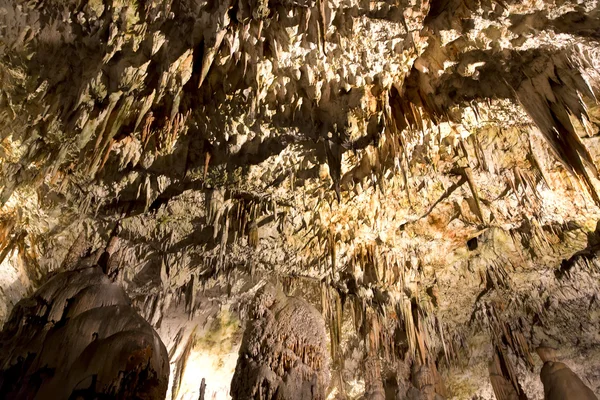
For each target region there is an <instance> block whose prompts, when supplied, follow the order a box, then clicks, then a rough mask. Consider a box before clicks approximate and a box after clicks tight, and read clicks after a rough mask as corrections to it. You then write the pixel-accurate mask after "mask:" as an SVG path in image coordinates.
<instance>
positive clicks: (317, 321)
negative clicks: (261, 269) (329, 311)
mask: <svg viewBox="0 0 600 400" xmlns="http://www.w3.org/2000/svg"><path fill="white" fill-rule="evenodd" d="M329 379H330V376H329V354H328V352H327V339H326V334H325V323H324V321H323V317H322V316H321V314H320V313H319V312H318V311H317V310H316V309H315V308H314V307H313V306H311V305H310V304H308V303H307V302H306V301H304V300H302V299H300V298H297V297H288V296H286V295H285V294H284V293H283V292H282V291H281V290H280V289H277V288H276V287H275V286H272V285H270V284H267V285H265V286H264V287H263V288H261V289H260V291H259V292H258V293H257V295H256V298H255V299H254V303H253V305H252V311H251V313H250V320H249V322H248V327H247V328H246V331H245V332H244V338H243V340H242V345H241V347H240V355H239V359H238V364H237V367H236V369H235V374H234V375H233V381H232V382H231V396H232V398H233V399H235V400H245V399H260V400H309V399H315V400H324V399H325V398H326V391H327V388H328V385H329Z"/></svg>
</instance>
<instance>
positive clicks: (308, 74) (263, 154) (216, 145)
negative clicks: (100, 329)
mask: <svg viewBox="0 0 600 400" xmlns="http://www.w3.org/2000/svg"><path fill="white" fill-rule="evenodd" d="M599 32H600V5H599V4H598V1H596V0H548V1H536V0H523V1H517V0H430V1H427V0H386V1H381V0H373V1H371V0H106V1H104V0H64V1H59V0H0V206H1V208H0V324H4V325H5V330H6V329H8V328H7V327H9V326H11V325H10V322H7V321H13V319H12V317H10V316H11V315H14V313H15V312H17V311H15V310H19V308H18V307H19V306H16V304H17V303H18V302H19V301H21V300H22V299H26V298H29V297H30V296H31V295H32V294H33V293H35V292H36V290H41V289H40V288H42V287H43V285H44V284H45V283H46V282H47V281H48V280H49V279H50V277H52V276H58V275H56V274H57V273H59V272H60V271H64V270H68V269H70V268H72V266H73V265H77V263H78V262H79V260H80V258H81V256H82V255H83V254H95V252H97V251H98V250H101V252H103V253H104V254H105V256H104V259H103V260H102V261H101V264H102V265H103V274H104V275H103V276H105V279H108V280H109V282H110V285H109V287H110V288H111V289H110V290H112V291H115V293H116V292H117V291H119V293H121V292H120V291H122V294H123V295H124V296H125V295H126V297H127V298H129V299H130V300H131V309H132V312H134V311H135V313H136V314H135V315H139V318H143V320H145V321H146V322H147V323H148V324H149V326H150V327H151V328H152V329H153V330H154V331H155V332H157V334H158V335H159V336H160V339H161V342H162V344H164V346H165V348H166V352H167V354H168V358H169V363H170V368H169V369H170V374H169V375H168V376H169V382H168V385H167V386H168V388H167V395H166V396H167V398H169V399H171V400H178V399H188V398H193V399H196V398H199V397H200V395H201V393H202V394H203V396H204V397H205V398H206V399H211V398H214V399H228V398H230V397H231V396H232V395H233V393H232V392H231V390H230V388H231V382H232V379H233V377H234V374H235V370H236V366H237V365H238V364H237V363H238V355H239V354H240V351H241V352H242V354H243V353H244V351H245V350H244V349H245V347H244V346H245V344H244V334H245V332H247V331H248V329H252V326H253V325H252V324H253V323H254V322H256V321H254V320H253V317H252V316H254V315H255V314H254V312H255V311H254V310H253V306H252V304H254V300H253V299H254V298H255V296H256V294H257V292H259V291H260V290H261V288H262V287H263V286H264V285H265V284H267V283H268V284H270V285H273V286H274V287H281V288H282V290H283V292H284V295H285V296H291V298H295V299H302V300H297V301H302V302H306V303H308V304H310V306H311V307H314V308H316V310H318V311H319V314H320V316H321V317H322V321H323V323H324V326H325V330H326V342H327V349H328V353H329V359H330V363H329V364H328V367H327V369H328V371H327V372H328V376H330V379H329V380H328V381H327V382H328V383H325V381H323V384H322V385H321V386H318V387H319V395H321V394H322V395H323V396H324V397H325V398H328V399H359V398H374V399H376V398H385V399H390V398H391V399H395V398H404V397H405V396H408V397H409V398H410V396H413V398H414V396H417V397H418V396H422V397H423V396H424V397H425V398H431V397H432V396H434V397H435V396H441V397H444V398H457V399H491V398H493V397H494V396H497V395H498V393H500V392H502V393H506V394H507V396H511V395H516V396H521V397H522V396H526V397H527V398H528V399H542V398H543V396H544V388H543V384H542V380H541V379H540V371H541V369H542V365H543V362H542V360H541V359H540V358H539V356H538V355H537V354H536V353H535V349H536V348H538V347H539V346H540V345H542V344H543V345H545V346H550V347H552V348H555V349H556V360H555V362H556V363H563V364H564V365H566V366H568V367H569V368H570V370H572V371H573V372H574V373H575V374H577V375H578V376H579V377H580V379H581V381H582V382H583V383H584V384H585V385H586V386H587V387H589V388H590V390H592V391H593V392H594V393H596V394H599V393H600V347H598V344H599V343H600V335H599V334H598V332H600V308H599V307H600V304H599V300H598V293H599V289H600V288H599V285H600V283H599V282H600V280H599V278H600V268H599V266H600V260H599V259H598V257H599V256H598V251H599V249H600V247H599V245H600V229H599V228H598V226H599V225H598V220H599V219H600V196H599V193H600V192H599V188H600V186H599V183H600V182H599V180H598V178H599V174H598V168H597V166H598V162H599V159H600V141H599V138H600V136H599V130H600V108H599V106H598V98H599V96H600V75H599V71H600V50H599V49H600V46H599V42H600V34H599ZM117 289H118V290H117ZM98 290H100V289H98ZM106 290H108V289H106ZM103 291H104V289H102V292H98V293H97V294H94V296H96V295H97V298H102V296H104V292H103ZM111 293H112V292H111ZM73 295H74V294H68V295H67V294H65V296H66V297H65V301H66V299H67V298H69V297H72V296H73ZM95 298H96V297H95ZM294 301H296V300H294ZM303 304H304V303H303ZM61 312H62V311H61ZM313 314H314V313H311V314H310V318H313V317H314V319H315V321H316V320H317V316H316V315H313ZM57 318H58V317H57ZM136 318H137V317H136ZM273 318H274V322H273V323H277V317H276V316H275V317H273ZM59 320H60V319H57V320H55V321H59ZM44 323H46V322H44ZM106 323H107V324H108V325H110V324H111V322H110V321H108V322H106ZM115 323H116V322H115ZM140 323H141V322H140ZM319 323H320V322H319ZM39 324H42V322H39ZM41 326H42V325H40V327H37V328H35V329H42V328H41ZM144 329H145V328H144ZM148 332H149V331H148ZM15 340H16V339H15ZM268 351H271V350H268ZM273 351H275V350H273ZM324 365H325V364H323V366H324ZM57 367H60V368H64V367H65V366H64V365H62V366H57ZM311 368H312V367H311ZM280 372H281V371H275V374H276V375H277V376H278V377H279V378H281V377H282V376H283V375H282V374H280ZM284 375H285V374H284ZM323 376H325V375H323ZM203 378H204V385H202V384H201V382H202V379H203ZM279 378H277V379H279ZM274 381H276V379H275V378H274V377H273V379H272V380H271V381H270V382H274ZM325 386H326V387H325ZM236 387H237V386H236ZM201 388H202V389H201ZM321 390H322V392H321ZM494 393H496V394H494Z"/></svg>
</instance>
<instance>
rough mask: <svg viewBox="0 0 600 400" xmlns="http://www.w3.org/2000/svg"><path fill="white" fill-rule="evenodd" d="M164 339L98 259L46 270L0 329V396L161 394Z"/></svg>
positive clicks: (164, 377) (164, 381)
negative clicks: (41, 281)
mask: <svg viewBox="0 0 600 400" xmlns="http://www.w3.org/2000/svg"><path fill="white" fill-rule="evenodd" d="M168 363H169V359H168V355H167V351H166V349H165V346H164V345H163V343H162V341H161V340H160V338H159V337H158V335H157V334H156V332H155V331H154V329H152V327H151V326H150V325H149V324H148V322H146V321H145V320H144V319H143V318H142V317H141V316H140V315H139V314H138V313H137V312H136V311H135V310H134V309H133V308H132V307H131V303H130V301H129V298H128V297H127V294H126V293H125V291H124V290H123V289H121V288H120V287H119V286H117V285H115V284H114V283H112V282H111V281H110V280H109V279H108V278H107V277H106V275H104V273H103V272H102V270H101V269H100V267H98V266H83V267H78V268H76V269H73V270H70V271H65V272H60V273H58V274H56V275H54V276H53V277H51V278H50V279H49V280H48V281H47V282H46V283H45V284H43V285H42V286H41V287H40V288H39V289H38V290H37V291H36V292H35V293H34V294H33V295H32V296H30V297H28V298H26V299H23V300H21V301H20V302H19V303H17V305H16V306H15V307H14V309H13V310H12V313H11V316H10V318H9V319H8V321H7V322H6V324H5V326H4V330H3V331H2V332H0V397H1V398H3V399H34V398H36V399H74V398H104V397H106V398H114V399H132V398H136V399H149V400H150V399H164V397H165V394H166V392H167V385H168V381H169V379H168V377H169V368H168V365H169V364H168Z"/></svg>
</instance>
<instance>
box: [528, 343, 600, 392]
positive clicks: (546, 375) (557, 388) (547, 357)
mask: <svg viewBox="0 0 600 400" xmlns="http://www.w3.org/2000/svg"><path fill="white" fill-rule="evenodd" d="M537 352H538V354H539V355H540V358H541V359H542V361H543V362H544V366H543V367H542V370H541V372H540V378H541V379H542V383H543V384H544V398H545V399H546V400H559V399H564V400H575V399H581V400H596V399H597V397H596V395H595V394H594V392H593V391H592V390H591V389H590V388H589V387H587V386H586V385H585V384H584V383H583V382H582V381H581V379H580V378H579V377H578V376H577V374H575V373H574V372H573V371H572V370H571V369H570V368H569V367H568V366H567V365H565V364H564V363H561V362H558V361H556V358H555V356H554V351H553V349H551V348H548V347H540V348H538V349H537Z"/></svg>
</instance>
